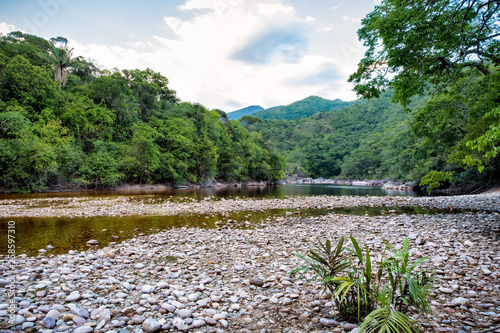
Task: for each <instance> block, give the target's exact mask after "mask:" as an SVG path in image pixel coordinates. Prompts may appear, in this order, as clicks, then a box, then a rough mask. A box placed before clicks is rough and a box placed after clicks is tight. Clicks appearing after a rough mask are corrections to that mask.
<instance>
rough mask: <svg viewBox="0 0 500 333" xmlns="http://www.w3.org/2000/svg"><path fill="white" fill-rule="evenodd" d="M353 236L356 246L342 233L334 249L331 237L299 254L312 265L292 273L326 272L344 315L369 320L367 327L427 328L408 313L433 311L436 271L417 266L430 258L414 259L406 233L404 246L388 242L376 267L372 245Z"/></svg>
mask: <svg viewBox="0 0 500 333" xmlns="http://www.w3.org/2000/svg"><path fill="white" fill-rule="evenodd" d="M350 240H351V243H352V247H353V249H350V248H347V247H345V246H344V243H345V237H341V238H340V239H339V241H338V243H337V245H336V246H335V247H333V248H332V245H331V241H330V240H327V241H326V242H325V244H324V245H323V244H322V243H319V244H316V245H314V246H313V248H312V249H311V250H309V254H308V255H307V256H304V255H301V254H297V256H298V257H300V258H301V259H303V260H304V261H306V264H305V265H303V266H300V267H298V268H297V269H295V270H293V271H292V272H291V274H297V273H299V272H301V275H300V277H299V278H302V277H303V276H304V275H305V273H307V272H308V271H312V272H314V273H315V275H314V276H313V277H312V278H311V279H310V280H309V281H308V282H311V281H312V280H314V279H316V278H317V277H320V278H321V282H322V284H323V287H324V288H325V291H327V292H328V293H329V295H330V297H331V299H332V301H333V302H334V303H335V305H336V308H337V310H338V312H339V316H340V317H341V318H342V319H344V320H348V321H362V320H364V322H363V324H362V325H361V327H360V329H361V331H363V330H365V331H366V332H369V333H371V332H418V331H421V328H420V325H419V324H418V323H417V322H416V321H415V320H414V319H413V318H411V317H409V316H408V314H409V313H414V312H416V313H423V314H427V313H430V312H431V309H430V305H429V298H430V293H431V291H432V287H433V282H434V272H432V273H431V274H427V272H426V271H425V270H418V269H417V267H418V265H420V264H421V263H422V262H423V261H424V260H425V259H426V258H421V259H419V260H416V261H415V262H410V252H409V242H408V239H406V238H405V240H404V242H403V246H402V248H401V249H400V250H396V249H395V248H394V247H392V246H391V245H390V244H389V243H388V242H386V247H385V250H384V252H383V255H382V259H381V262H380V263H379V265H378V267H377V269H374V267H372V259H371V256H370V251H369V250H368V247H367V246H366V244H365V245H364V249H362V248H361V247H360V246H359V244H358V242H357V241H356V240H355V239H354V237H352V236H350ZM375 273H376V274H375Z"/></svg>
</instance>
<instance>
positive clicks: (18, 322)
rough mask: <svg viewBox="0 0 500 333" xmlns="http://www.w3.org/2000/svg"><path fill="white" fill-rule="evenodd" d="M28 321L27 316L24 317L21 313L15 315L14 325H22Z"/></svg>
mask: <svg viewBox="0 0 500 333" xmlns="http://www.w3.org/2000/svg"><path fill="white" fill-rule="evenodd" d="M25 321H26V318H24V317H23V316H21V315H16V316H15V317H14V325H21V324H22V323H24V322H25Z"/></svg>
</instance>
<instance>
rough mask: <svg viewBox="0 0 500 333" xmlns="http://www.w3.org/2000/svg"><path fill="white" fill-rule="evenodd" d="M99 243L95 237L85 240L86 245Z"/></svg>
mask: <svg viewBox="0 0 500 333" xmlns="http://www.w3.org/2000/svg"><path fill="white" fill-rule="evenodd" d="M93 245H99V242H98V241H97V240H95V239H91V240H88V241H87V246H93Z"/></svg>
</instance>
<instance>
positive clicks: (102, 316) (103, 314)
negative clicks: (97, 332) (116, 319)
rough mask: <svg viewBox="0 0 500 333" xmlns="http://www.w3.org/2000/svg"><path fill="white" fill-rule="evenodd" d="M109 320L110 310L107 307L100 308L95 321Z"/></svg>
mask: <svg viewBox="0 0 500 333" xmlns="http://www.w3.org/2000/svg"><path fill="white" fill-rule="evenodd" d="M110 320H111V311H110V310H109V309H100V310H99V314H98V315H97V322H98V323H100V322H101V321H104V322H105V323H107V322H109V321H110Z"/></svg>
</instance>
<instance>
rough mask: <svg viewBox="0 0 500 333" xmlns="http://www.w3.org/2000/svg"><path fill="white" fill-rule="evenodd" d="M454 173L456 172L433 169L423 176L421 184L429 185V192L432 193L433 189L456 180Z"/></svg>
mask: <svg viewBox="0 0 500 333" xmlns="http://www.w3.org/2000/svg"><path fill="white" fill-rule="evenodd" d="M453 173H454V172H442V171H431V172H429V173H428V174H427V175H425V176H424V177H422V181H421V182H420V186H427V192H429V194H430V193H431V191H432V190H433V189H435V188H438V187H440V186H442V185H443V184H444V183H447V182H452V181H454V180H455V178H453Z"/></svg>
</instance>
